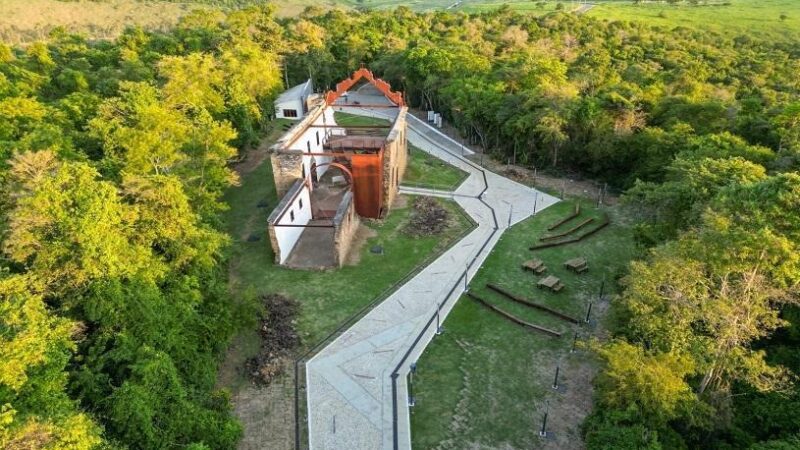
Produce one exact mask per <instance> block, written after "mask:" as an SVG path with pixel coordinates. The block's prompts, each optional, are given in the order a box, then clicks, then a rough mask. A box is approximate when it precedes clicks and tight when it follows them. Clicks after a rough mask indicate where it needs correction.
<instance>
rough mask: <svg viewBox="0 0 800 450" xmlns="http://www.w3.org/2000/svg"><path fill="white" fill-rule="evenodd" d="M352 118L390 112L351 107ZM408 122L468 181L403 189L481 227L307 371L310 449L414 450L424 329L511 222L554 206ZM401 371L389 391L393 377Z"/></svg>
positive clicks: (411, 134) (429, 331)
mask: <svg viewBox="0 0 800 450" xmlns="http://www.w3.org/2000/svg"><path fill="white" fill-rule="evenodd" d="M348 112H352V113H357V114H362V115H372V116H381V115H383V114H385V111H380V112H379V111H368V110H363V109H351V108H348ZM408 117H409V118H408V120H409V129H408V140H409V141H410V143H412V144H414V145H415V146H416V147H418V148H420V149H422V150H424V151H427V152H429V153H431V154H433V155H435V156H437V157H439V158H441V159H443V160H445V161H447V162H449V163H450V164H453V165H454V166H457V167H458V168H460V169H462V170H464V171H466V172H467V173H469V177H468V178H467V179H466V180H465V181H464V183H463V184H461V186H459V188H458V189H457V190H456V191H455V192H453V193H445V192H442V191H430V190H426V189H413V188H403V189H402V190H403V191H405V192H407V193H413V194H422V195H437V196H443V197H452V198H453V199H454V200H455V201H456V202H458V203H459V204H460V205H461V207H462V208H464V210H465V211H466V212H467V213H468V214H469V215H470V216H471V217H472V218H473V220H475V222H476V223H477V224H478V225H477V227H476V229H475V230H473V231H472V232H470V233H469V234H468V235H467V236H466V237H464V238H463V239H462V240H461V241H459V242H457V243H456V244H454V245H453V246H452V247H451V248H450V249H449V250H447V251H446V252H445V253H443V254H442V255H441V256H440V257H439V258H438V259H436V260H435V261H434V262H432V263H431V264H430V265H429V266H427V267H426V268H425V269H423V270H422V271H421V272H420V273H419V274H418V275H416V276H415V277H414V278H412V279H411V280H409V281H408V282H407V283H406V284H404V285H403V286H401V287H400V288H399V289H398V290H397V291H395V292H394V293H393V294H392V295H391V296H389V297H388V298H387V299H386V300H384V301H383V302H382V303H381V304H379V305H378V306H376V307H375V308H374V309H373V310H372V311H370V312H369V313H368V314H366V315H365V316H364V317H363V318H362V319H361V320H359V321H358V322H356V323H355V324H354V325H353V326H352V327H351V328H350V329H348V330H347V331H346V332H344V334H342V335H341V336H340V337H339V338H338V339H336V340H335V341H333V342H332V343H331V344H330V345H328V346H327V347H325V348H324V349H323V350H322V351H320V352H319V353H318V354H317V355H315V356H314V357H313V358H312V359H311V360H310V361H309V362H308V363H307V364H306V376H307V389H308V391H307V395H308V411H309V417H308V420H309V433H310V436H309V442H310V445H311V448H312V449H314V450H320V449H326V450H329V449H337V450H360V449H364V450H376V449H392V448H394V440H395V434H396V436H397V443H398V444H397V447H398V448H400V449H410V448H411V434H410V423H409V415H408V407H407V395H408V394H407V386H406V375H407V373H408V370H409V364H410V363H411V362H413V361H416V360H417V358H418V357H419V355H420V354H421V353H422V351H423V350H424V348H425V346H427V344H428V342H430V340H431V339H432V338H433V336H434V331H435V325H433V326H429V327H427V328H426V326H427V325H428V324H429V322H430V320H431V318H432V317H433V315H434V313H435V312H436V309H437V307H439V308H440V317H441V318H442V320H443V319H444V317H446V315H447V313H448V312H449V311H450V310H451V309H452V307H453V305H454V304H455V302H456V301H457V300H458V298H459V297H460V296H461V294H462V293H463V291H464V285H465V279H464V278H465V271H466V277H467V279H471V278H472V276H473V275H474V274H475V272H476V271H477V269H478V268H479V267H480V265H481V264H482V263H483V261H484V259H485V258H486V257H487V256H488V254H489V252H490V251H491V250H492V248H493V247H494V245H495V243H496V242H497V241H498V239H499V238H500V236H501V234H502V232H503V231H504V229H505V228H507V226H508V225H509V224H514V223H517V222H519V221H521V220H523V219H525V218H527V217H529V216H530V215H531V214H532V213H533V210H534V204H536V210H537V211H541V210H542V209H544V208H546V207H548V206H550V205H552V204H554V203H556V202H557V201H558V200H557V199H556V198H554V197H551V196H549V195H547V194H545V193H542V192H539V191H536V190H534V189H531V188H529V187H526V186H523V185H521V184H519V183H516V182H513V181H511V180H509V179H507V178H505V177H502V176H500V175H497V174H494V173H492V172H488V171H486V172H483V171H481V170H480V169H479V168H477V167H476V166H475V165H473V164H471V163H470V162H468V161H467V160H465V159H463V157H461V152H462V148H461V146H460V144H458V143H457V142H455V141H453V140H451V139H449V138H447V137H446V136H444V135H442V134H440V133H438V131H437V130H434V129H433V128H431V127H430V126H428V125H427V124H426V123H425V122H423V121H421V120H419V119H416V118H413V117H412V116H411V115H410V114H409V116H408ZM478 196H481V197H478ZM493 210H494V211H493ZM493 212H494V214H493ZM387 257H390V255H387ZM423 330H425V332H424V333H423ZM421 333H422V334H421ZM401 363H402V364H401ZM398 365H399V370H398V373H399V375H398V376H397V378H396V392H393V388H392V373H393V372H394V370H395V368H396V367H398ZM395 396H396V398H397V399H398V401H397V404H396V408H395V407H394V405H393V399H394V398H395ZM395 411H396V413H395ZM395 414H396V423H395ZM395 430H396V431H395Z"/></svg>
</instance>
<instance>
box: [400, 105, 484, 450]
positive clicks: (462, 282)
mask: <svg viewBox="0 0 800 450" xmlns="http://www.w3.org/2000/svg"><path fill="white" fill-rule="evenodd" d="M409 116H410V117H413V118H414V119H416V120H418V121H419V122H422V121H421V120H419V119H418V118H416V117H415V116H413V115H409ZM409 122H411V121H409ZM425 126H426V127H427V124H425ZM414 131H416V132H417V133H419V134H420V136H422V137H423V138H426V139H428V140H429V141H430V142H431V143H432V144H434V145H436V146H438V147H440V148H441V149H442V150H444V151H445V152H448V153H450V154H453V153H452V152H450V151H449V150H447V148H446V147H444V146H442V145H441V144H437V143H436V142H435V141H434V140H433V139H432V138H431V136H429V132H427V131H420V130H417V129H415V130H414ZM434 136H436V135H434ZM456 156H458V155H456ZM462 158H463V157H462ZM462 160H463V161H465V162H467V163H468V164H470V165H472V166H473V167H475V168H476V169H477V170H479V171H480V172H481V175H482V177H483V186H484V187H483V190H482V191H481V192H480V194H478V195H477V196H476V197H475V198H477V199H478V200H479V201H480V202H481V203H483V204H484V205H485V206H486V207H487V208H488V209H489V210H490V211H491V212H492V220H493V222H494V226H493V229H492V233H491V234H490V235H489V237H487V238H486V239H485V240H484V242H483V244H482V245H481V247H480V249H479V250H478V251H477V252H476V253H475V256H473V257H472V259H471V260H470V261H469V263H467V265H466V269H467V270H465V271H464V274H463V275H461V276H460V277H459V278H458V279H457V280H456V281H455V283H453V285H452V287H451V288H450V290H449V291H448V293H447V295H446V296H445V301H444V302H442V303H440V304H439V305H438V306H437V308H436V311H435V312H434V313H433V314H432V315H431V317H430V318H429V319H428V321H427V322H426V323H425V326H424V327H423V329H422V330H421V331H420V332H419V334H418V335H417V336H416V338H415V339H414V342H413V343H412V344H411V346H410V347H409V348H408V350H406V352H405V354H404V355H403V358H402V359H401V360H400V362H399V363H398V364H397V366H396V367H395V368H394V370H393V371H392V373H391V375H390V377H391V380H392V445H393V448H394V449H395V450H397V449H399V448H400V442H399V437H398V435H399V406H398V404H399V399H398V398H397V397H398V392H397V379H398V377H399V376H400V372H401V370H402V368H403V366H404V365H405V364H406V362H407V361H408V358H409V356H410V355H411V353H412V352H413V351H414V350H415V349H416V348H417V346H418V345H419V343H420V342H421V341H422V339H423V337H424V336H425V334H426V333H429V332H433V333H435V332H436V330H431V325H432V324H433V323H434V321H437V319H438V318H439V316H440V313H441V309H442V307H443V306H445V303H446V302H447V301H450V299H451V297H453V294H454V293H455V292H456V290H457V289H458V288H460V287H461V286H463V287H464V290H463V291H462V293H463V292H465V291H466V290H467V289H468V283H469V271H470V270H471V269H474V266H475V263H476V262H477V261H478V258H479V257H480V256H481V254H482V253H483V251H484V250H485V249H486V247H487V246H488V245H489V243H490V242H491V241H492V239H493V238H494V236H495V234H497V231H498V230H499V228H500V227H499V223H498V221H497V214H496V212H495V210H494V208H492V206H491V205H489V204H488V203H486V201H484V200H483V194H484V193H485V192H486V190H487V189H489V184H488V182H487V180H486V171H485V170H484V169H483V168H482V167H480V166H479V165H477V164H475V163H473V162H472V161H469V160H467V159H466V158H463V159H462ZM473 273H474V271H473ZM457 299H458V297H456V300H457ZM454 301H455V300H454ZM406 381H407V380H406ZM409 426H410V424H409ZM409 438H410V435H409Z"/></svg>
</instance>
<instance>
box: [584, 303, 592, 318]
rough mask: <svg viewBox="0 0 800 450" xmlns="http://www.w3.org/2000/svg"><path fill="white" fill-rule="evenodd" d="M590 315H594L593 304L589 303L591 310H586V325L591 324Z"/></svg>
mask: <svg viewBox="0 0 800 450" xmlns="http://www.w3.org/2000/svg"><path fill="white" fill-rule="evenodd" d="M590 314H592V302H589V308H588V309H587V310H586V321H585V322H586V323H589V315H590Z"/></svg>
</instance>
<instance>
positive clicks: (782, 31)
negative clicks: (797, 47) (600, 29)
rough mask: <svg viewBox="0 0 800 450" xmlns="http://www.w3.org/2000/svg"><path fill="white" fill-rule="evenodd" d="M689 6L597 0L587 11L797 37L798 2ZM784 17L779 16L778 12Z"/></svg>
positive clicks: (734, 0) (746, 0)
mask: <svg viewBox="0 0 800 450" xmlns="http://www.w3.org/2000/svg"><path fill="white" fill-rule="evenodd" d="M715 3H716V5H699V6H691V5H688V4H678V5H674V6H673V5H666V4H663V3H661V4H660V3H654V2H651V3H644V4H642V5H633V4H631V3H630V2H598V6H596V7H594V8H592V9H591V10H590V11H589V12H588V13H587V14H589V15H590V16H592V17H596V18H600V19H609V20H630V21H643V22H646V23H647V24H649V25H656V26H664V27H670V28H672V27H677V26H685V27H693V28H698V29H703V30H710V31H715V32H717V33H720V34H723V35H726V36H738V35H748V36H750V37H752V38H753V39H769V40H797V39H800V2H799V1H797V0H730V1H729V3H730V5H723V4H722V2H715ZM782 14H784V15H785V16H786V18H785V19H781V15H782Z"/></svg>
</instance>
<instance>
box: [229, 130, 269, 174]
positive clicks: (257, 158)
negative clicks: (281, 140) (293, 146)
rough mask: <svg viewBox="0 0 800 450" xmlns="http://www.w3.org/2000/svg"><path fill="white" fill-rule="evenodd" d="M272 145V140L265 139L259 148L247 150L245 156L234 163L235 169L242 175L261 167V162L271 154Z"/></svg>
mask: <svg viewBox="0 0 800 450" xmlns="http://www.w3.org/2000/svg"><path fill="white" fill-rule="evenodd" d="M270 145H272V142H271V141H270V140H268V139H264V140H263V141H261V144H260V145H259V146H258V147H257V148H252V149H248V150H245V151H244V157H243V158H242V159H241V160H240V161H237V162H236V163H235V164H233V166H232V168H233V170H235V171H236V173H237V174H239V176H240V177H242V176H245V175H247V174H248V173H250V172H252V171H254V170H256V169H257V168H259V167H260V166H261V163H263V162H264V160H266V159H267V157H268V156H269V146H270Z"/></svg>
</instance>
